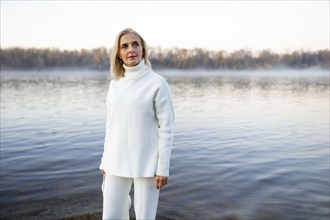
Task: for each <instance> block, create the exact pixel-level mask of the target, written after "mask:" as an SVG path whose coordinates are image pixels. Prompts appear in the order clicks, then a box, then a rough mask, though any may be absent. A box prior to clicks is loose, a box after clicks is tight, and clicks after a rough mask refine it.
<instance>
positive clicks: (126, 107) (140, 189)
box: [99, 60, 174, 219]
mask: <svg viewBox="0 0 330 220" xmlns="http://www.w3.org/2000/svg"><path fill="white" fill-rule="evenodd" d="M123 66H124V68H125V76H124V77H122V78H120V79H119V80H111V82H110V85H109V92H108V97H107V124H106V136H105V141H104V152H103V156H102V160H101V164H100V167H99V168H100V169H101V170H104V171H105V172H106V177H105V181H104V190H103V219H128V205H127V204H128V202H127V201H128V199H127V195H128V194H129V191H130V188H131V184H132V182H133V181H134V207H135V213H136V218H137V219H155V217H156V211H157V204H158V196H159V190H157V189H156V187H155V185H154V176H155V175H158V176H169V167H170V155H171V149H172V144H173V121H174V110H173V103H172V98H171V95H170V91H169V87H168V84H167V82H166V80H165V79H164V78H163V77H162V76H160V75H158V74H156V73H155V72H153V71H152V70H151V69H150V68H148V67H147V66H146V65H145V64H144V60H142V61H141V62H140V63H139V64H138V65H136V66H134V67H127V66H125V65H123Z"/></svg>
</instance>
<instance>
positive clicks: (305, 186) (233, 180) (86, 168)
mask: <svg viewBox="0 0 330 220" xmlns="http://www.w3.org/2000/svg"><path fill="white" fill-rule="evenodd" d="M158 72H159V73H160V74H162V75H164V76H165V78H166V79H167V80H168V82H169V85H170V88H171V91H172V95H173V99H174V104H175V106H174V107H175V112H176V121H175V142H174V147H173V152H172V160H171V177H170V183H169V185H168V186H167V187H166V188H164V190H162V192H161V195H160V201H159V208H158V216H159V217H166V218H169V219H180V218H181V219H212V218H226V217H235V218H237V219H260V220H261V219H279V220H280V219H293V220H294V219H297V220H298V219H322V220H323V219H328V217H329V214H330V211H329V193H330V192H329V155H330V154H329V131H330V129H329V72H328V71H320V70H304V71H296V70H282V71H278V70H273V71H237V72H235V71H207V70H197V71H180V70H159V71H158ZM108 83H109V78H108V73H107V72H97V71H95V72H94V71H87V70H86V71H80V70H74V71H63V70H58V71H29V72H25V71H19V72H17V71H1V189H0V192H1V199H0V205H1V218H3V219H10V218H26V219H29V218H30V219H34V218H35V217H38V218H40V219H45V218H46V219H59V218H63V217H68V216H75V215H81V214H85V213H93V212H100V211H101V210H102V194H101V190H100V186H101V181H102V178H101V176H100V173H99V171H98V165H99V162H100V157H101V154H102V151H103V140H104V129H105V98H106V94H107V87H108Z"/></svg>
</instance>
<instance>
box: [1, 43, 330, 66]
mask: <svg viewBox="0 0 330 220" xmlns="http://www.w3.org/2000/svg"><path fill="white" fill-rule="evenodd" d="M109 54H110V50H109V49H106V48H105V47H101V48H96V49H90V50H87V49H81V50H59V49H50V48H44V49H37V48H20V47H16V48H6V49H1V56H0V57H1V69H44V68H89V69H95V70H109V67H110V62H109ZM329 55H330V50H329V49H325V50H318V51H304V50H295V51H293V52H287V53H282V54H279V53H274V52H272V51H271V50H263V51H260V52H258V53H257V54H254V53H253V52H252V51H251V50H246V49H241V50H237V51H233V52H227V51H223V50H220V51H209V50H205V49H201V48H195V49H183V48H171V49H160V48H151V49H150V57H149V58H150V62H151V64H152V66H153V68H178V69H192V68H206V69H229V70H242V69H272V68H298V69H305V68H323V69H329V67H330V56H329Z"/></svg>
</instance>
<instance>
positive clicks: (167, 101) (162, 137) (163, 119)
mask: <svg viewBox="0 0 330 220" xmlns="http://www.w3.org/2000/svg"><path fill="white" fill-rule="evenodd" d="M155 112H156V117H157V120H158V134H159V139H158V162H157V170H156V175H158V176H169V168H170V156H171V150H172V145H173V124H174V108H173V102H172V98H171V94H170V90H169V87H168V84H167V82H166V81H165V79H163V83H162V85H161V87H160V88H159V89H158V91H157V94H156V97H155Z"/></svg>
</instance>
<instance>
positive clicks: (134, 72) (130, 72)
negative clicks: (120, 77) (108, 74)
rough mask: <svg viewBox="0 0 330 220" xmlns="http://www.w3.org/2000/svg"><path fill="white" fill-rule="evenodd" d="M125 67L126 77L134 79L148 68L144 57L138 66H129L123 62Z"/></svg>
mask: <svg viewBox="0 0 330 220" xmlns="http://www.w3.org/2000/svg"><path fill="white" fill-rule="evenodd" d="M123 67H124V69H125V77H124V78H126V79H132V78H135V77H138V76H140V75H141V74H142V73H144V72H145V71H146V70H147V69H148V67H147V65H145V63H144V59H142V60H141V61H140V63H139V64H137V65H136V66H132V67H128V66H126V65H125V64H123Z"/></svg>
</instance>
